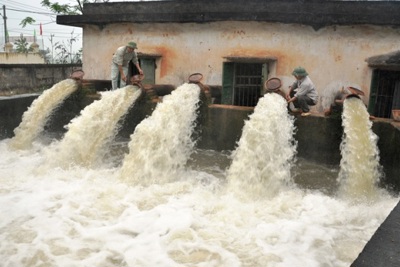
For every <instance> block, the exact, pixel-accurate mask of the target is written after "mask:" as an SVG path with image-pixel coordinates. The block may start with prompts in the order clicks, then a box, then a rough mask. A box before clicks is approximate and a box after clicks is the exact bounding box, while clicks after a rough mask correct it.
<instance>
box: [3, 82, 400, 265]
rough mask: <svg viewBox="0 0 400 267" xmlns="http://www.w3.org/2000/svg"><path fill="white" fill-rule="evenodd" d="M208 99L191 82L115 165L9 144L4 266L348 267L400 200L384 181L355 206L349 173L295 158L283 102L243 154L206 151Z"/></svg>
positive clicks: (252, 129)
mask: <svg viewBox="0 0 400 267" xmlns="http://www.w3.org/2000/svg"><path fill="white" fill-rule="evenodd" d="M183 100H185V101H183ZM197 101H198V90H197V88H196V87H195V86H194V85H187V84H184V85H182V88H180V89H179V90H178V89H177V92H176V93H174V94H171V95H170V97H169V98H166V99H164V102H163V103H162V104H159V106H157V108H156V110H154V114H153V115H152V116H151V117H149V118H148V119H146V120H145V121H143V122H142V124H141V125H140V127H139V128H138V129H137V130H136V131H135V132H134V133H133V134H132V136H131V140H129V141H127V142H120V143H116V142H115V141H114V142H115V143H114V144H113V146H112V147H113V149H114V150H115V151H113V153H114V154H118V153H119V154H120V155H119V156H118V157H110V158H108V160H109V161H114V162H113V163H114V164H112V165H111V166H112V167H110V165H109V164H104V165H100V166H96V165H92V166H91V167H88V166H85V165H79V164H73V165H70V166H69V167H68V168H65V167H64V166H65V164H61V165H60V166H53V165H48V164H47V160H48V149H50V150H51V147H52V145H53V144H50V145H47V144H45V143H40V142H34V143H33V144H32V146H33V147H32V149H24V150H15V149H12V148H10V146H9V144H10V142H12V139H5V140H1V141H0V153H1V155H2V156H1V158H0V179H1V180H0V182H1V185H2V186H1V189H0V216H1V218H2V220H0V239H1V240H2V242H0V258H1V259H2V265H3V266H57V267H60V266H106V267H107V266H110V267H111V266H149V267H150V266H151V267H155V266H159V267H169V266H171V267H183V266H185V267H187V266H198V267H201V266H207V267H213V266H215V267H222V266H226V267H235V266H237V267H239V266H241V267H243V266H246V267H257V266H260V267H266V266H267V267H268V266H271V267H278V266H279V267H293V266H307V267H320V266H332V267H347V266H349V265H350V264H351V263H352V262H353V261H354V259H355V258H356V257H357V256H358V254H359V253H360V252H361V250H362V248H363V247H364V245H365V244H366V242H367V241H368V240H369V238H370V237H371V235H372V234H373V233H374V231H375V230H376V229H377V228H378V226H379V225H380V223H381V222H382V221H383V220H384V219H385V217H386V216H387V215H388V214H389V212H390V211H391V209H392V208H393V207H394V206H395V204H396V203H397V202H398V199H397V198H393V197H391V196H389V195H388V194H387V193H385V192H384V191H382V190H379V189H377V188H376V187H375V183H374V181H373V180H367V181H366V183H369V184H371V185H370V186H369V187H368V188H371V190H372V193H373V194H374V195H375V197H374V198H369V199H368V201H354V199H355V198H358V194H351V193H350V194H347V193H343V194H339V192H340V187H341V186H344V187H347V186H348V185H347V184H346V183H343V184H342V181H341V180H340V181H337V180H336V178H337V177H338V176H339V172H340V171H341V170H340V168H339V166H338V167H335V168H332V167H328V166H314V165H313V164H312V163H308V162H307V161H304V160H302V159H295V158H293V153H294V148H295V143H293V140H292V137H291V136H292V131H293V128H292V127H293V126H292V122H293V118H292V117H288V115H287V114H286V113H285V114H275V112H276V111H277V110H279V109H280V106H281V103H280V102H279V100H278V99H275V97H274V96H270V97H269V96H267V97H265V98H264V99H263V100H261V101H260V106H258V107H257V109H256V110H255V114H254V116H252V117H251V118H249V121H248V122H246V126H245V128H244V133H245V134H244V135H243V137H242V139H243V141H241V142H239V143H238V147H237V148H236V149H235V152H233V153H231V151H223V152H218V151H213V150H206V151H204V150H196V149H195V147H194V143H193V142H192V141H190V136H191V131H192V129H193V125H192V123H193V118H194V117H195V112H196V109H195V108H194V106H195V105H196V103H197ZM272 102H273V103H272ZM271 107H273V108H274V110H268V109H269V108H271ZM90 110H92V109H87V112H88V113H90V112H91V111H90ZM85 112H86V111H85ZM285 112H286V110H285ZM183 113H185V114H183ZM93 115H94V114H93ZM85 116H86V115H85ZM253 120H254V121H253ZM271 120H280V123H279V126H277V125H278V122H277V121H271ZM266 126H268V127H266ZM80 127H85V125H84V124H83V125H81V126H80ZM275 127H280V128H279V130H278V129H276V128H275ZM71 128H72V127H71ZM102 129H103V128H96V131H102ZM70 130H71V129H70ZM104 131H107V129H104ZM91 134H93V133H91ZM98 134H100V133H98ZM346 138H347V137H346ZM270 139H274V140H277V142H278V143H279V146H275V144H273V143H272V142H271V140H270ZM75 142H77V143H78V144H77V146H78V147H79V145H81V146H82V148H84V147H85V144H84V142H85V140H84V139H77V140H76V141H75ZM80 142H82V143H80ZM246 142H247V144H245V143H246ZM257 143H259V144H260V146H262V147H260V148H259V147H258V146H257V145H254V144H257ZM348 143H351V142H350V141H347V144H348ZM346 151H347V150H346V149H344V150H343V153H347V152H346ZM108 155H111V154H108ZM55 156H56V154H55ZM105 156H106V157H107V155H105ZM247 157H249V158H250V159H248V158H247ZM368 160H375V159H374V158H371V157H368ZM132 162H133V163H132ZM347 162H349V160H347ZM243 163H246V164H243ZM62 166H63V167H62ZM38 169H40V171H38ZM232 170H235V171H232ZM353 171H354V172H357V169H355V170H352V172H353ZM232 181H235V182H234V183H233V182H232ZM324 181H326V182H324ZM232 184H235V185H239V186H232ZM269 184H271V185H272V186H271V187H269V186H268V185H269ZM240 185H242V186H240ZM257 187H260V188H261V190H260V189H258V188H257ZM252 190H256V191H252ZM269 190H270V191H272V192H273V194H270V193H269V192H268V191H269ZM262 191H265V192H266V194H265V195H262V194H260V193H261V192H262ZM241 192H242V193H244V194H240V193H241ZM253 192H256V193H253ZM344 192H353V188H352V186H349V187H348V190H345V191H344ZM252 195H256V196H255V197H251V196H252ZM243 196H246V197H243ZM249 196H250V197H249Z"/></svg>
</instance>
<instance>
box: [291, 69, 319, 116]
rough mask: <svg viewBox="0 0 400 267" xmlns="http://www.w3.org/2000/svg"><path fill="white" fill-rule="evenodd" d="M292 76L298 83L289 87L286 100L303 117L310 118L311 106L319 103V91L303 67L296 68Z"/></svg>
mask: <svg viewBox="0 0 400 267" xmlns="http://www.w3.org/2000/svg"><path fill="white" fill-rule="evenodd" d="M292 75H293V76H294V77H295V78H296V81H295V82H294V83H293V84H292V85H291V86H289V92H288V93H287V94H286V100H287V102H288V104H290V103H293V105H294V107H295V108H296V109H297V110H296V111H299V112H300V113H301V116H309V115H310V114H311V113H310V107H309V106H314V105H316V104H317V102H318V93H317V90H316V89H315V86H314V84H313V82H312V81H311V79H310V78H309V77H308V73H307V71H306V70H305V69H304V68H303V67H297V68H295V69H294V70H293V72H292Z"/></svg>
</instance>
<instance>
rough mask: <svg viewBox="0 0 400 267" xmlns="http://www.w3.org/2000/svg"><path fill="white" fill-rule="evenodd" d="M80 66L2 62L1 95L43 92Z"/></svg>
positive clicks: (0, 75)
mask: <svg viewBox="0 0 400 267" xmlns="http://www.w3.org/2000/svg"><path fill="white" fill-rule="evenodd" d="M80 68H81V65H80V64H51V65H47V64H0V81H1V83H0V96H2V95H3V96H4V95H15V94H24V93H32V92H41V91H43V90H44V89H48V88H50V87H52V86H53V85H54V84H56V83H58V82H60V81H62V80H64V79H66V78H68V77H69V76H70V75H71V73H72V72H73V71H74V70H75V69H80Z"/></svg>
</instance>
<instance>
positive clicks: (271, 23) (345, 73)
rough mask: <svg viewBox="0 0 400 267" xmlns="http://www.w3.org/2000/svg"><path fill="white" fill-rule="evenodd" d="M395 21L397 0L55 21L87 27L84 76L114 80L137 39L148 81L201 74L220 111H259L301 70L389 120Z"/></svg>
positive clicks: (216, 6)
mask: <svg viewBox="0 0 400 267" xmlns="http://www.w3.org/2000/svg"><path fill="white" fill-rule="evenodd" d="M399 14H400V2H398V1H333V0H332V1H326V0H313V1H293V0H280V1H271V0H229V1H228V0H218V1H214V0H213V1H211V0H204V1H198V0H185V1H173V0H172V1H150V2H145V1H140V2H112V3H89V4H85V5H84V12H83V15H63V16H57V23H58V24H62V25H71V26H78V27H82V28H83V69H84V71H85V78H86V79H101V80H103V79H110V63H111V57H112V54H113V53H114V51H115V50H116V49H117V48H118V47H119V46H122V45H125V44H127V43H128V42H129V41H131V40H134V41H136V42H137V43H138V48H139V49H138V51H139V53H140V54H139V56H140V61H141V62H140V63H141V66H142V68H143V70H144V71H145V74H146V82H147V83H156V84H174V85H179V84H181V83H183V82H186V81H187V77H188V76H189V75H190V74H191V73H195V72H200V73H202V74H203V76H204V79H203V80H202V82H203V83H205V84H208V85H220V86H221V87H222V103H223V104H229V105H242V106H255V105H256V103H257V101H258V98H259V97H260V96H262V95H263V92H264V91H263V84H264V82H265V81H266V80H267V79H268V78H271V77H278V78H280V79H281V80H282V82H283V87H282V89H283V90H287V87H288V85H289V84H291V82H292V81H293V77H292V75H291V72H292V70H293V68H295V67H297V66H303V67H305V68H306V69H307V71H308V72H309V74H310V77H311V79H312V80H313V81H314V83H315V84H316V86H317V89H318V91H319V92H320V93H322V92H323V91H324V90H326V88H328V87H329V86H330V85H332V84H335V83H337V82H342V83H351V84H358V85H360V87H361V89H362V90H363V91H364V92H365V94H366V98H365V99H364V101H365V102H366V104H368V109H369V111H370V113H371V114H372V115H375V116H379V117H390V116H391V109H392V108H394V105H400V100H398V99H397V98H398V97H400V61H399V60H398V57H395V56H393V55H394V54H396V53H397V51H399V50H400V46H399V44H400V27H399V26H400V19H399ZM393 53H394V54H393ZM377 56H378V57H380V58H381V59H382V58H384V59H385V60H381V61H377V60H371V58H372V59H376V57H377ZM399 108H400V106H399Z"/></svg>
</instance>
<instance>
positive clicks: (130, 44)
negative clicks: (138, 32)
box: [127, 42, 137, 49]
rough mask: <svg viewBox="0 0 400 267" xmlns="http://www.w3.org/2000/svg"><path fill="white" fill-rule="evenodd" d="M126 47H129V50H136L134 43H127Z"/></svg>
mask: <svg viewBox="0 0 400 267" xmlns="http://www.w3.org/2000/svg"><path fill="white" fill-rule="evenodd" d="M127 47H130V48H133V49H136V48H137V45H136V43H135V42H129V43H128V45H127Z"/></svg>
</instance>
